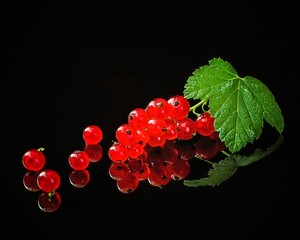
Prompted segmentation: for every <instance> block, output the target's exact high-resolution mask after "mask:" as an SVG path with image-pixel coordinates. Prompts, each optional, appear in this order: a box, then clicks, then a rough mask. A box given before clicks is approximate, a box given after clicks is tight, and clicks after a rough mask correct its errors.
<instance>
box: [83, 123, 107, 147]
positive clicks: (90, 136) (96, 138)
mask: <svg viewBox="0 0 300 240" xmlns="http://www.w3.org/2000/svg"><path fill="white" fill-rule="evenodd" d="M82 136H83V139H84V141H85V144H98V143H100V142H101V141H102V139H103V132H102V129H101V128H100V127H99V126H98V125H89V126H87V127H86V128H85V129H84V130H83V133H82Z"/></svg>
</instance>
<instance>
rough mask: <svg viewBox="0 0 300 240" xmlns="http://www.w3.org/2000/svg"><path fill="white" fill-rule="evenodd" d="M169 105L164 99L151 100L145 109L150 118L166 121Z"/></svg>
mask: <svg viewBox="0 0 300 240" xmlns="http://www.w3.org/2000/svg"><path fill="white" fill-rule="evenodd" d="M169 108H170V105H169V104H168V102H167V100H165V99H164V98H155V99H153V100H151V101H150V102H149V103H148V105H147V106H146V108H145V111H146V112H147V113H148V114H149V115H150V117H159V118H161V119H166V118H167V117H168V116H169V112H170V109H169Z"/></svg>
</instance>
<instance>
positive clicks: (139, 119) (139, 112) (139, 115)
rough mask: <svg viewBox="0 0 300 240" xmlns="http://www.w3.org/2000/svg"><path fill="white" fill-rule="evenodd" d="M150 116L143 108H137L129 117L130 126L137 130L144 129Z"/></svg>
mask: <svg viewBox="0 0 300 240" xmlns="http://www.w3.org/2000/svg"><path fill="white" fill-rule="evenodd" d="M148 120H149V114H148V113H147V112H146V110H145V109H143V108H135V109H133V110H132V111H131V112H130V113H129V115H128V119H127V121H128V124H129V125H130V126H132V127H134V128H136V129H144V128H145V127H146V125H147V123H148Z"/></svg>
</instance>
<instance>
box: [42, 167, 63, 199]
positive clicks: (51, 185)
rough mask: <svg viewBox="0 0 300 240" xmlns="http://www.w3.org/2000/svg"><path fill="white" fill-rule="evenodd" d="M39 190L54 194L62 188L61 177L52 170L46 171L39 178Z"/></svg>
mask: <svg viewBox="0 0 300 240" xmlns="http://www.w3.org/2000/svg"><path fill="white" fill-rule="evenodd" d="M37 184H38V186H39V188H40V189H41V190H42V191H44V192H47V193H52V192H53V191H55V190H56V189H57V188H58V187H59V186H60V176H59V174H58V173H57V172H56V171H54V170H52V169H45V170H43V171H41V172H40V173H39V175H38V176H37Z"/></svg>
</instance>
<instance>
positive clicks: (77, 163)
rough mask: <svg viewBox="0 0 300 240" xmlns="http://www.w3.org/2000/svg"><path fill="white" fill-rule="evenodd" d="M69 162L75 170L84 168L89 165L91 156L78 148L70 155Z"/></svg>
mask: <svg viewBox="0 0 300 240" xmlns="http://www.w3.org/2000/svg"><path fill="white" fill-rule="evenodd" d="M68 160H69V164H70V166H71V167H72V168H73V169H74V170H83V169H86V168H87V167H88V166H89V163H90V157H89V155H88V154H87V153H86V152H85V151H80V150H76V151H74V152H72V153H71V154H70V156H69V159H68Z"/></svg>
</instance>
